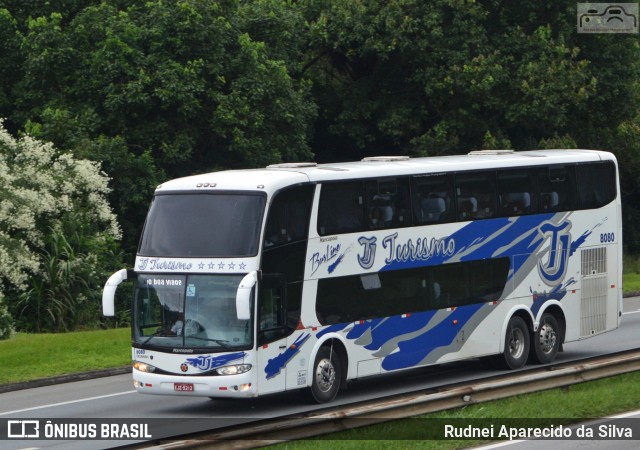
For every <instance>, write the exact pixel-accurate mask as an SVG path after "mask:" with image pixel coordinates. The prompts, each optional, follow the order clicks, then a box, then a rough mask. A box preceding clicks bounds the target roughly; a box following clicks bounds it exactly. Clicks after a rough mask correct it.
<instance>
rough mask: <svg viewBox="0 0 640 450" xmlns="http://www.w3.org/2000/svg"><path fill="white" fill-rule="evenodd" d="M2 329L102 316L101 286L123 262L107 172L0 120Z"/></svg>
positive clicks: (64, 326) (68, 324) (69, 324)
mask: <svg viewBox="0 0 640 450" xmlns="http://www.w3.org/2000/svg"><path fill="white" fill-rule="evenodd" d="M0 180H2V183H0V255H1V256H2V258H0V325H2V328H1V329H0V336H2V337H7V336H9V335H10V334H11V328H10V327H9V326H8V322H9V320H10V319H9V318H8V316H7V314H6V309H5V307H4V304H3V303H2V298H3V297H4V302H5V304H6V306H7V307H8V311H9V312H10V313H11V314H12V315H13V317H14V318H15V319H17V324H18V328H20V329H28V330H36V331H44V330H47V331H63V330H68V329H73V328H76V327H78V326H80V325H82V326H90V325H91V324H96V323H97V321H98V319H99V302H98V298H99V296H100V294H99V288H100V287H101V286H102V284H103V283H104V281H103V280H104V279H105V277H106V276H107V275H108V274H109V272H110V271H111V266H113V265H114V264H118V263H119V260H120V257H119V251H118V249H117V244H116V241H117V239H119V237H120V230H119V227H118V225H117V222H116V220H115V216H114V214H113V213H112V211H111V208H110V207H109V205H108V203H107V200H106V195H107V194H108V192H109V190H108V187H107V182H108V180H107V178H106V177H105V176H104V174H102V173H101V171H100V168H99V166H98V165H97V164H96V163H93V162H91V161H88V160H81V159H75V158H74V157H72V156H71V155H69V154H61V153H59V152H58V151H57V150H56V149H55V148H54V147H53V146H52V145H51V144H46V143H42V142H40V141H37V140H34V139H32V138H31V137H29V136H25V137H23V138H22V139H20V140H16V139H14V138H13V137H12V136H11V135H10V134H9V133H7V132H6V131H5V130H4V129H3V128H1V127H0Z"/></svg>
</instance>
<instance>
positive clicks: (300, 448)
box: [271, 372, 640, 450]
mask: <svg viewBox="0 0 640 450" xmlns="http://www.w3.org/2000/svg"><path fill="white" fill-rule="evenodd" d="M639 404H640V372H631V373H628V374H624V375H617V376H615V377H610V378H603V379H601V380H596V381H590V382H585V383H581V384H575V385H572V386H568V387H563V388H558V389H552V390H548V391H543V392H536V393H533V394H527V395H520V396H516V397H510V398H506V399H502V400H495V401H492V402H486V403H479V404H476V405H471V406H467V407H464V408H459V409H454V410H449V411H442V412H438V413H433V414H428V415H424V416H419V417H413V418H410V419H403V420H396V421H393V422H387V423H384V424H381V425H377V426H368V427H363V428H358V429H353V430H348V431H342V432H340V433H334V434H330V435H327V436H323V437H318V438H315V439H306V440H301V441H293V442H287V443H284V444H279V445H275V446H272V447H271V448H275V449H287V450H306V449H316V448H318V444H319V441H322V445H323V446H325V445H328V447H329V448H331V449H333V450H343V449H344V450H351V449H361V448H363V447H364V448H367V449H380V450H382V449H387V448H389V447H390V446H392V447H393V448H394V449H424V448H429V449H443V450H448V449H459V448H466V447H472V446H476V445H479V444H481V443H487V442H490V441H488V440H484V441H483V440H461V439H447V440H445V439H437V440H425V439H424V438H421V437H424V436H432V437H436V436H439V437H443V436H444V425H445V424H450V425H454V426H456V427H464V426H466V425H468V424H485V425H488V424H491V423H493V424H495V430H496V432H495V434H496V435H497V434H498V430H499V428H500V426H501V425H503V424H504V425H506V426H507V427H509V428H511V427H514V426H515V427H524V426H536V427H543V426H550V425H555V426H556V427H557V426H558V425H560V424H563V425H567V424H570V423H578V422H582V421H583V420H587V419H589V418H597V417H604V416H607V415H614V414H616V413H622V412H625V411H629V410H634V409H637V408H638V405H639ZM544 419H549V420H548V421H547V420H544Z"/></svg>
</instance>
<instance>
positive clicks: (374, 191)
mask: <svg viewBox="0 0 640 450" xmlns="http://www.w3.org/2000/svg"><path fill="white" fill-rule="evenodd" d="M365 192H366V195H365V197H366V205H367V207H366V211H367V229H369V230H375V229H380V228H396V227H406V226H409V225H411V218H410V217H409V214H408V210H409V204H410V200H409V179H408V178H406V177H405V178H380V179H377V180H369V181H366V182H365Z"/></svg>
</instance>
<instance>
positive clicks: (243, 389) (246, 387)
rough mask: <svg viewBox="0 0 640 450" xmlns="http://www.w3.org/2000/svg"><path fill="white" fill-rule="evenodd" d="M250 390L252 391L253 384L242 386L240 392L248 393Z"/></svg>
mask: <svg viewBox="0 0 640 450" xmlns="http://www.w3.org/2000/svg"><path fill="white" fill-rule="evenodd" d="M249 389H251V383H245V384H241V385H240V390H241V391H242V392H245V391H248V390H249Z"/></svg>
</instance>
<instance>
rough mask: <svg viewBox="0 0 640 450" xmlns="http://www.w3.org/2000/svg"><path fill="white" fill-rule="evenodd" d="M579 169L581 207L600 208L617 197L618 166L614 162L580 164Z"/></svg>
mask: <svg viewBox="0 0 640 450" xmlns="http://www.w3.org/2000/svg"><path fill="white" fill-rule="evenodd" d="M577 169H578V195H579V199H580V204H579V207H580V208H581V209H589V208H600V207H602V206H604V205H606V204H608V203H610V202H612V201H613V199H615V198H616V168H615V165H614V164H613V163H612V162H610V161H606V162H598V163H589V164H579V165H578V166H577Z"/></svg>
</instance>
